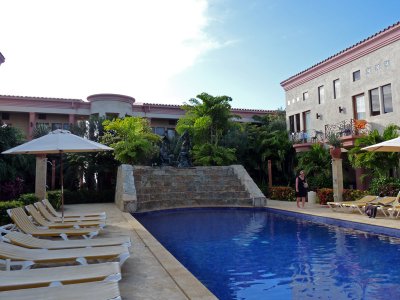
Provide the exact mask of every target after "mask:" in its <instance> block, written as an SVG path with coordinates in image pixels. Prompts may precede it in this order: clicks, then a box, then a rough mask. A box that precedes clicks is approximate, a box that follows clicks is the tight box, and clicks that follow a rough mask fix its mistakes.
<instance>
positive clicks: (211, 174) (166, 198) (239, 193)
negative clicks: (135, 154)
mask: <svg viewBox="0 0 400 300" xmlns="http://www.w3.org/2000/svg"><path fill="white" fill-rule="evenodd" d="M115 202H116V204H117V206H118V207H119V208H120V209H121V210H123V211H127V212H137V211H148V210H158V209H165V208H174V207H188V206H207V205H209V206H218V205H220V206H243V205H250V206H251V205H254V206H264V205H266V198H265V196H264V195H263V194H262V192H261V191H260V190H259V189H258V187H257V185H256V184H255V183H254V182H253V180H252V179H251V178H250V176H249V175H248V174H247V172H246V170H245V169H244V168H243V167H242V166H240V165H234V166H224V167H195V168H173V167H162V168H159V167H144V166H129V165H122V166H120V167H119V169H118V176H117V188H116V196H115Z"/></svg>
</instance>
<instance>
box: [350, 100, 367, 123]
mask: <svg viewBox="0 0 400 300" xmlns="http://www.w3.org/2000/svg"><path fill="white" fill-rule="evenodd" d="M353 107H354V119H356V120H365V116H366V114H365V100H364V94H360V95H357V96H354V97H353Z"/></svg>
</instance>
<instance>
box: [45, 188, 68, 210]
mask: <svg viewBox="0 0 400 300" xmlns="http://www.w3.org/2000/svg"><path fill="white" fill-rule="evenodd" d="M64 192H65V190H64ZM64 195H65V193H64ZM47 199H48V200H49V202H50V203H51V205H53V207H54V208H55V209H59V208H60V207H61V191H60V190H56V191H49V192H47Z"/></svg>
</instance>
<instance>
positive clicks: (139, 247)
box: [66, 200, 400, 300]
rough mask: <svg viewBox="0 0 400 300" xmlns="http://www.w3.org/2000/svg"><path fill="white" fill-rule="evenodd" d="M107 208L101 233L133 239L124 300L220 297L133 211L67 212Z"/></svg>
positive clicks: (324, 210) (279, 204)
mask: <svg viewBox="0 0 400 300" xmlns="http://www.w3.org/2000/svg"><path fill="white" fill-rule="evenodd" d="M267 206H268V207H271V208H276V209H283V210H287V211H295V212H299V213H304V214H310V215H316V216H322V217H329V218H335V219H340V220H346V221H355V222H359V223H364V224H373V225H378V226H386V227H390V228H396V229H400V219H388V218H384V217H382V216H379V215H378V216H377V218H376V219H370V218H368V217H367V216H363V215H361V214H359V213H351V214H350V213H342V212H333V211H332V210H331V209H330V208H328V207H325V206H320V205H311V204H306V207H305V208H301V209H300V208H297V207H296V203H295V202H287V201H274V200H268V203H267ZM77 210H79V211H84V212H88V211H96V212H97V211H105V212H106V213H107V227H106V228H105V230H104V231H103V232H102V234H101V236H118V235H129V236H130V237H131V239H132V243H133V246H132V248H131V257H130V258H129V259H128V260H127V261H126V262H125V264H124V265H123V267H122V280H121V281H120V283H119V286H120V290H121V296H122V299H124V300H131V299H136V300H140V299H157V300H162V299H174V300H180V299H206V300H207V299H216V298H215V296H214V295H213V294H212V293H211V292H210V291H209V290H208V289H207V288H206V287H204V286H203V285H202V284H201V283H200V282H199V281H198V280H197V279H196V278H195V277H194V276H193V275H192V274H191V273H190V272H189V271H187V270H186V269H185V268H184V267H183V266H182V265H181V264H180V263H179V262H178V261H177V260H176V259H175V258H174V257H173V256H172V255H171V254H170V253H169V252H168V251H167V250H165V248H164V247H163V246H162V245H161V244H160V243H158V242H157V241H156V240H155V239H154V237H153V236H152V235H151V234H150V233H149V232H147V230H146V229H144V228H143V227H142V226H141V224H140V223H139V222H137V221H136V220H135V219H134V218H133V217H132V216H131V215H130V214H127V213H122V212H121V211H119V210H118V208H117V207H116V206H115V205H114V204H112V203H107V204H79V205H67V206H66V212H67V213H68V212H72V211H77Z"/></svg>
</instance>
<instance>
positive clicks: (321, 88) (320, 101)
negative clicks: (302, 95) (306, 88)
mask: <svg viewBox="0 0 400 300" xmlns="http://www.w3.org/2000/svg"><path fill="white" fill-rule="evenodd" d="M324 102H325V90H324V86H323V85H321V86H319V87H318V104H323V103H324Z"/></svg>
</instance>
